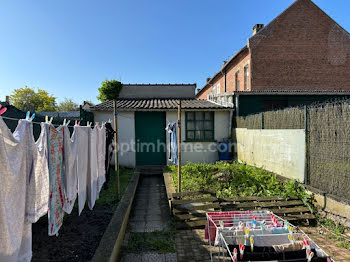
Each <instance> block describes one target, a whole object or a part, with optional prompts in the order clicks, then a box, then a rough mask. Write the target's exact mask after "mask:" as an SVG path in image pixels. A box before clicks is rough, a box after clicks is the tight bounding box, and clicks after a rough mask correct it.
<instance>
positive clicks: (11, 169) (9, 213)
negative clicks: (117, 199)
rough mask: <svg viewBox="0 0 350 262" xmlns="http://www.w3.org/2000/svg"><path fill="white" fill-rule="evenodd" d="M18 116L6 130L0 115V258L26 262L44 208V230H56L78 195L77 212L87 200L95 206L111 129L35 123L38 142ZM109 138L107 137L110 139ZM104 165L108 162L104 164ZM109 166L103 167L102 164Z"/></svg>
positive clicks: (29, 124)
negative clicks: (35, 227) (15, 121)
mask: <svg viewBox="0 0 350 262" xmlns="http://www.w3.org/2000/svg"><path fill="white" fill-rule="evenodd" d="M29 116H30V115H29V113H27V117H26V119H22V120H19V121H18V125H17V128H16V130H15V131H14V132H13V133H11V131H10V130H9V129H8V127H7V125H6V124H5V122H4V121H3V119H2V117H1V116H0V158H1V160H2V161H1V164H0V165H1V168H0V261H1V262H3V261H4V262H12V261H13V262H14V261H30V260H31V257H32V251H31V249H32V244H31V243H32V232H31V227H32V226H31V224H32V223H35V222H37V221H38V219H39V218H40V217H42V216H43V215H45V214H46V213H48V234H49V235H58V232H59V229H60V227H61V226H62V225H63V217H64V213H65V212H66V213H71V212H72V209H73V206H74V202H75V200H76V198H77V196H78V213H79V215H80V214H81V212H82V210H83V208H84V205H85V202H86V199H87V200H88V206H89V208H90V209H92V208H93V207H94V204H95V202H96V200H97V199H98V197H99V193H100V190H101V188H102V186H103V184H104V183H105V181H106V171H107V170H108V169H109V165H110V160H111V155H112V153H113V150H112V151H111V150H109V149H108V148H107V143H108V144H109V146H111V144H112V141H113V134H114V130H113V129H112V128H111V125H110V124H109V126H110V129H109V130H108V131H107V129H106V127H105V125H102V126H101V127H98V125H96V126H95V127H94V128H93V129H92V128H91V126H80V125H79V124H78V123H76V125H75V126H74V131H73V134H72V136H70V131H69V128H68V126H67V125H68V124H66V123H64V124H63V125H60V126H58V127H57V128H56V127H55V126H54V125H52V124H51V121H48V120H47V121H46V122H44V123H40V126H41V133H40V137H39V138H38V140H37V141H35V140H34V137H33V122H32V120H33V118H34V115H33V116H32V117H31V118H30V117H29ZM111 138H112V139H111ZM107 164H108V165H107ZM107 168H108V169H107Z"/></svg>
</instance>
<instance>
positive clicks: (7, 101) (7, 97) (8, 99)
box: [6, 96, 10, 105]
mask: <svg viewBox="0 0 350 262" xmlns="http://www.w3.org/2000/svg"><path fill="white" fill-rule="evenodd" d="M6 104H8V105H9V104H10V97H9V96H6Z"/></svg>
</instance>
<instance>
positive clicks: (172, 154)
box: [165, 123, 177, 165]
mask: <svg viewBox="0 0 350 262" xmlns="http://www.w3.org/2000/svg"><path fill="white" fill-rule="evenodd" d="M165 130H166V131H168V133H169V144H170V151H169V159H168V160H169V161H170V162H171V163H174V164H175V165H177V125H176V123H169V124H168V125H167V127H166V128H165Z"/></svg>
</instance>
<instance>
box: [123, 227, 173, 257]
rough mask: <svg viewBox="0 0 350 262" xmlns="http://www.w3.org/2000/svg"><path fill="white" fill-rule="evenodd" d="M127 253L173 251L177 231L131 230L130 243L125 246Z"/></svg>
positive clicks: (124, 249)
mask: <svg viewBox="0 0 350 262" xmlns="http://www.w3.org/2000/svg"><path fill="white" fill-rule="evenodd" d="M123 251H124V252H126V253H142V252H156V253H161V254H164V253H173V252H176V247H175V231H155V232H149V233H136V232H131V233H130V236H129V239H128V244H127V245H126V246H124V247H123Z"/></svg>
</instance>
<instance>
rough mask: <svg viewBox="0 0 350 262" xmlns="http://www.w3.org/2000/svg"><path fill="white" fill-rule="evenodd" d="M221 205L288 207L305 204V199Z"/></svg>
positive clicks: (236, 206)
mask: <svg viewBox="0 0 350 262" xmlns="http://www.w3.org/2000/svg"><path fill="white" fill-rule="evenodd" d="M221 205H226V206H227V205H232V207H235V208H237V209H239V208H245V207H251V208H255V207H261V208H263V207H266V208H267V207H286V206H304V203H303V201H301V200H291V201H276V202H245V203H237V204H233V203H221Z"/></svg>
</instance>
